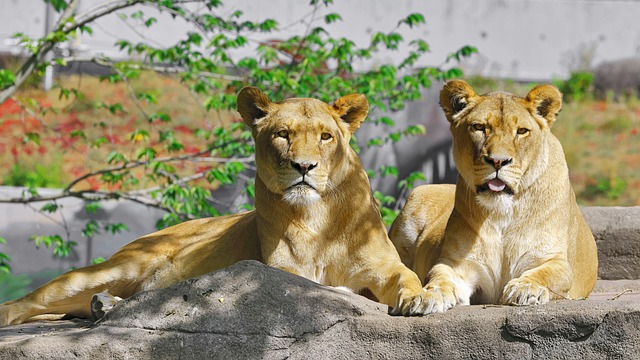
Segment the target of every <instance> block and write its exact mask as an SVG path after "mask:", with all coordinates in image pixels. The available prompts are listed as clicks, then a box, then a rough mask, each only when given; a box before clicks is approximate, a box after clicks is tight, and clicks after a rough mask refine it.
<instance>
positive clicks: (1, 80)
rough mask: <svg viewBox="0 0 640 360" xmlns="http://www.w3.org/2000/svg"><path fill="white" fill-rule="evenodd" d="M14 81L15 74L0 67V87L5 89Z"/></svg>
mask: <svg viewBox="0 0 640 360" xmlns="http://www.w3.org/2000/svg"><path fill="white" fill-rule="evenodd" d="M15 82H16V75H15V74H14V73H13V72H11V71H9V70H7V69H0V89H6V88H8V87H9V86H11V85H13V84H15Z"/></svg>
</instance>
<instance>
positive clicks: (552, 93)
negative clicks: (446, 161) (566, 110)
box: [440, 80, 562, 207]
mask: <svg viewBox="0 0 640 360" xmlns="http://www.w3.org/2000/svg"><path fill="white" fill-rule="evenodd" d="M440 105H441V106H442V108H443V109H444V112H445V114H446V116H447V119H448V120H449V122H450V123H451V133H452V135H453V143H454V146H453V155H454V160H455V162H456V166H457V168H458V172H459V173H460V175H461V176H462V178H463V179H464V182H465V183H466V185H467V186H468V187H469V188H470V189H469V190H470V191H472V192H475V193H476V195H477V199H478V201H479V202H480V203H481V204H483V205H485V206H489V207H492V206H495V205H496V204H500V203H502V204H504V203H509V202H511V199H512V197H513V196H517V195H518V193H519V192H521V191H522V190H524V189H526V188H528V187H529V186H531V185H532V184H533V182H534V181H535V180H537V179H538V177H539V175H540V174H541V173H542V170H543V169H544V168H546V165H547V162H548V156H549V155H548V149H547V145H546V144H547V143H546V141H545V138H546V137H547V136H549V135H550V130H549V129H550V127H551V125H552V124H553V122H554V121H555V119H556V115H557V114H558V112H559V111H560V108H561V106H562V94H561V93H560V91H558V89H556V88H555V87H553V86H551V85H540V86H537V87H535V88H534V89H533V90H531V91H530V92H529V94H527V96H526V97H525V98H521V97H518V96H515V95H513V94H510V93H506V92H492V93H488V94H486V95H477V94H476V93H475V92H474V91H473V89H472V88H471V86H469V84H467V83H466V82H464V81H462V80H454V81H450V82H447V83H446V84H445V86H444V88H443V89H442V91H441V92H440Z"/></svg>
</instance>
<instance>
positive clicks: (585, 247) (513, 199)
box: [390, 80, 598, 313]
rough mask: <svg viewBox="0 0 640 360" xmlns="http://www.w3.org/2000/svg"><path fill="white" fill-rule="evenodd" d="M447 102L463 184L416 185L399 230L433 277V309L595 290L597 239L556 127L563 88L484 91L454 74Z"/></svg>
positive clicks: (404, 251)
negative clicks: (584, 212)
mask: <svg viewBox="0 0 640 360" xmlns="http://www.w3.org/2000/svg"><path fill="white" fill-rule="evenodd" d="M440 104H441V106H442V108H443V110H444V112H445V114H446V116H447V119H448V120H449V122H450V123H451V133H452V135H453V157H454V160H455V163H456V166H457V168H458V172H459V176H458V181H457V185H456V186H453V185H425V186H420V187H417V188H416V189H415V190H414V191H413V192H412V193H411V195H410V196H409V198H408V199H407V203H406V205H405V207H404V209H403V210H402V212H401V213H400V215H399V216H398V218H397V220H396V221H395V223H394V224H393V226H392V228H391V230H390V237H391V240H392V241H393V243H394V244H395V246H396V248H397V249H398V252H399V253H400V256H401V258H402V260H403V262H404V263H405V265H407V266H408V267H409V268H411V269H413V270H414V271H415V272H416V273H417V274H418V276H419V277H420V279H421V280H422V281H423V284H425V283H426V285H425V289H426V296H423V301H426V303H425V305H426V307H427V313H435V312H444V311H446V310H447V309H449V308H451V307H453V306H455V305H458V304H460V305H468V304H486V303H502V304H515V305H533V304H543V303H546V302H548V301H549V300H550V299H558V298H573V299H576V298H584V297H586V296H588V295H589V293H590V292H591V290H592V289H593V287H594V285H595V282H596V277H597V269H598V259H597V251H596V244H595V240H594V238H593V235H592V234H591V231H590V229H589V227H588V225H587V224H586V222H585V220H584V218H583V217H582V214H581V212H580V209H579V208H578V205H577V204H576V199H575V194H574V192H573V190H572V188H571V184H570V183H569V173H568V169H567V163H566V160H565V158H564V154H563V151H562V146H561V145H560V142H559V141H558V139H557V138H556V137H555V136H554V135H553V134H552V133H551V131H550V128H551V126H552V125H553V123H554V121H555V120H556V115H557V114H558V112H559V111H560V107H561V105H562V94H561V93H560V92H559V91H558V89H556V88H555V87H553V86H551V85H541V86H537V87H535V88H534V89H533V90H531V91H530V92H529V94H527V96H526V97H524V98H521V97H518V96H515V95H513V94H510V93H506V92H492V93H489V94H486V95H477V94H476V93H475V92H474V90H473V89H472V88H471V86H469V84H467V83H466V82H464V81H461V80H454V81H450V82H448V83H446V84H445V85H444V88H443V89H442V91H441V92H440Z"/></svg>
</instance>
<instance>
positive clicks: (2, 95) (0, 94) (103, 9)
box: [0, 0, 204, 104]
mask: <svg viewBox="0 0 640 360" xmlns="http://www.w3.org/2000/svg"><path fill="white" fill-rule="evenodd" d="M202 1H204V0H174V1H173V4H185V3H194V2H202ZM78 3H79V0H72V1H71V2H70V3H69V5H68V6H67V8H66V9H65V10H64V11H63V12H62V14H61V15H60V18H59V19H58V21H57V22H56V24H55V25H54V32H58V31H60V32H62V33H64V34H69V33H70V32H72V31H75V30H76V29H79V28H80V27H82V26H84V25H86V24H88V23H90V22H92V21H94V20H96V19H98V18H100V17H103V16H105V15H108V14H111V13H112V12H114V11H117V10H120V9H124V8H128V7H131V6H134V5H137V4H142V3H149V4H150V5H157V4H154V3H153V2H152V1H149V0H113V1H110V2H106V3H102V4H98V5H95V6H93V7H92V8H90V9H89V10H87V11H86V12H84V13H82V14H79V15H77V16H75V17H73V14H74V12H75V10H76V7H77V5H78ZM165 9H166V8H165ZM70 19H72V21H69V20H70ZM56 44H57V42H56V41H53V40H46V41H43V43H42V44H41V45H40V46H39V47H38V49H37V50H36V51H35V53H34V54H33V55H31V56H30V57H29V58H28V59H27V61H26V62H25V63H24V64H23V65H22V66H21V67H20V69H19V70H18V71H17V72H16V79H15V81H14V83H13V85H11V86H9V87H7V88H5V89H3V90H2V91H0V104H2V103H4V102H5V100H7V99H8V98H9V97H10V96H11V95H12V94H13V93H14V92H15V91H16V90H17V89H18V88H19V87H20V85H22V84H23V83H24V81H25V80H26V79H27V78H28V77H29V75H31V74H32V73H33V71H34V70H35V69H36V68H37V67H38V65H40V64H42V61H43V60H44V58H45V56H46V55H47V54H48V53H49V52H50V51H51V50H53V48H54V47H55V45H56Z"/></svg>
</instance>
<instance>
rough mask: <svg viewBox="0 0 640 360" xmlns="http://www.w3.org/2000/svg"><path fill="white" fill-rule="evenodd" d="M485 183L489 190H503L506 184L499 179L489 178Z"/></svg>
mask: <svg viewBox="0 0 640 360" xmlns="http://www.w3.org/2000/svg"><path fill="white" fill-rule="evenodd" d="M487 185H488V186H489V189H490V190H491V191H495V192H500V191H502V190H504V188H505V187H506V185H505V184H504V183H503V182H502V180H500V179H492V180H489V181H488V182H487Z"/></svg>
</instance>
